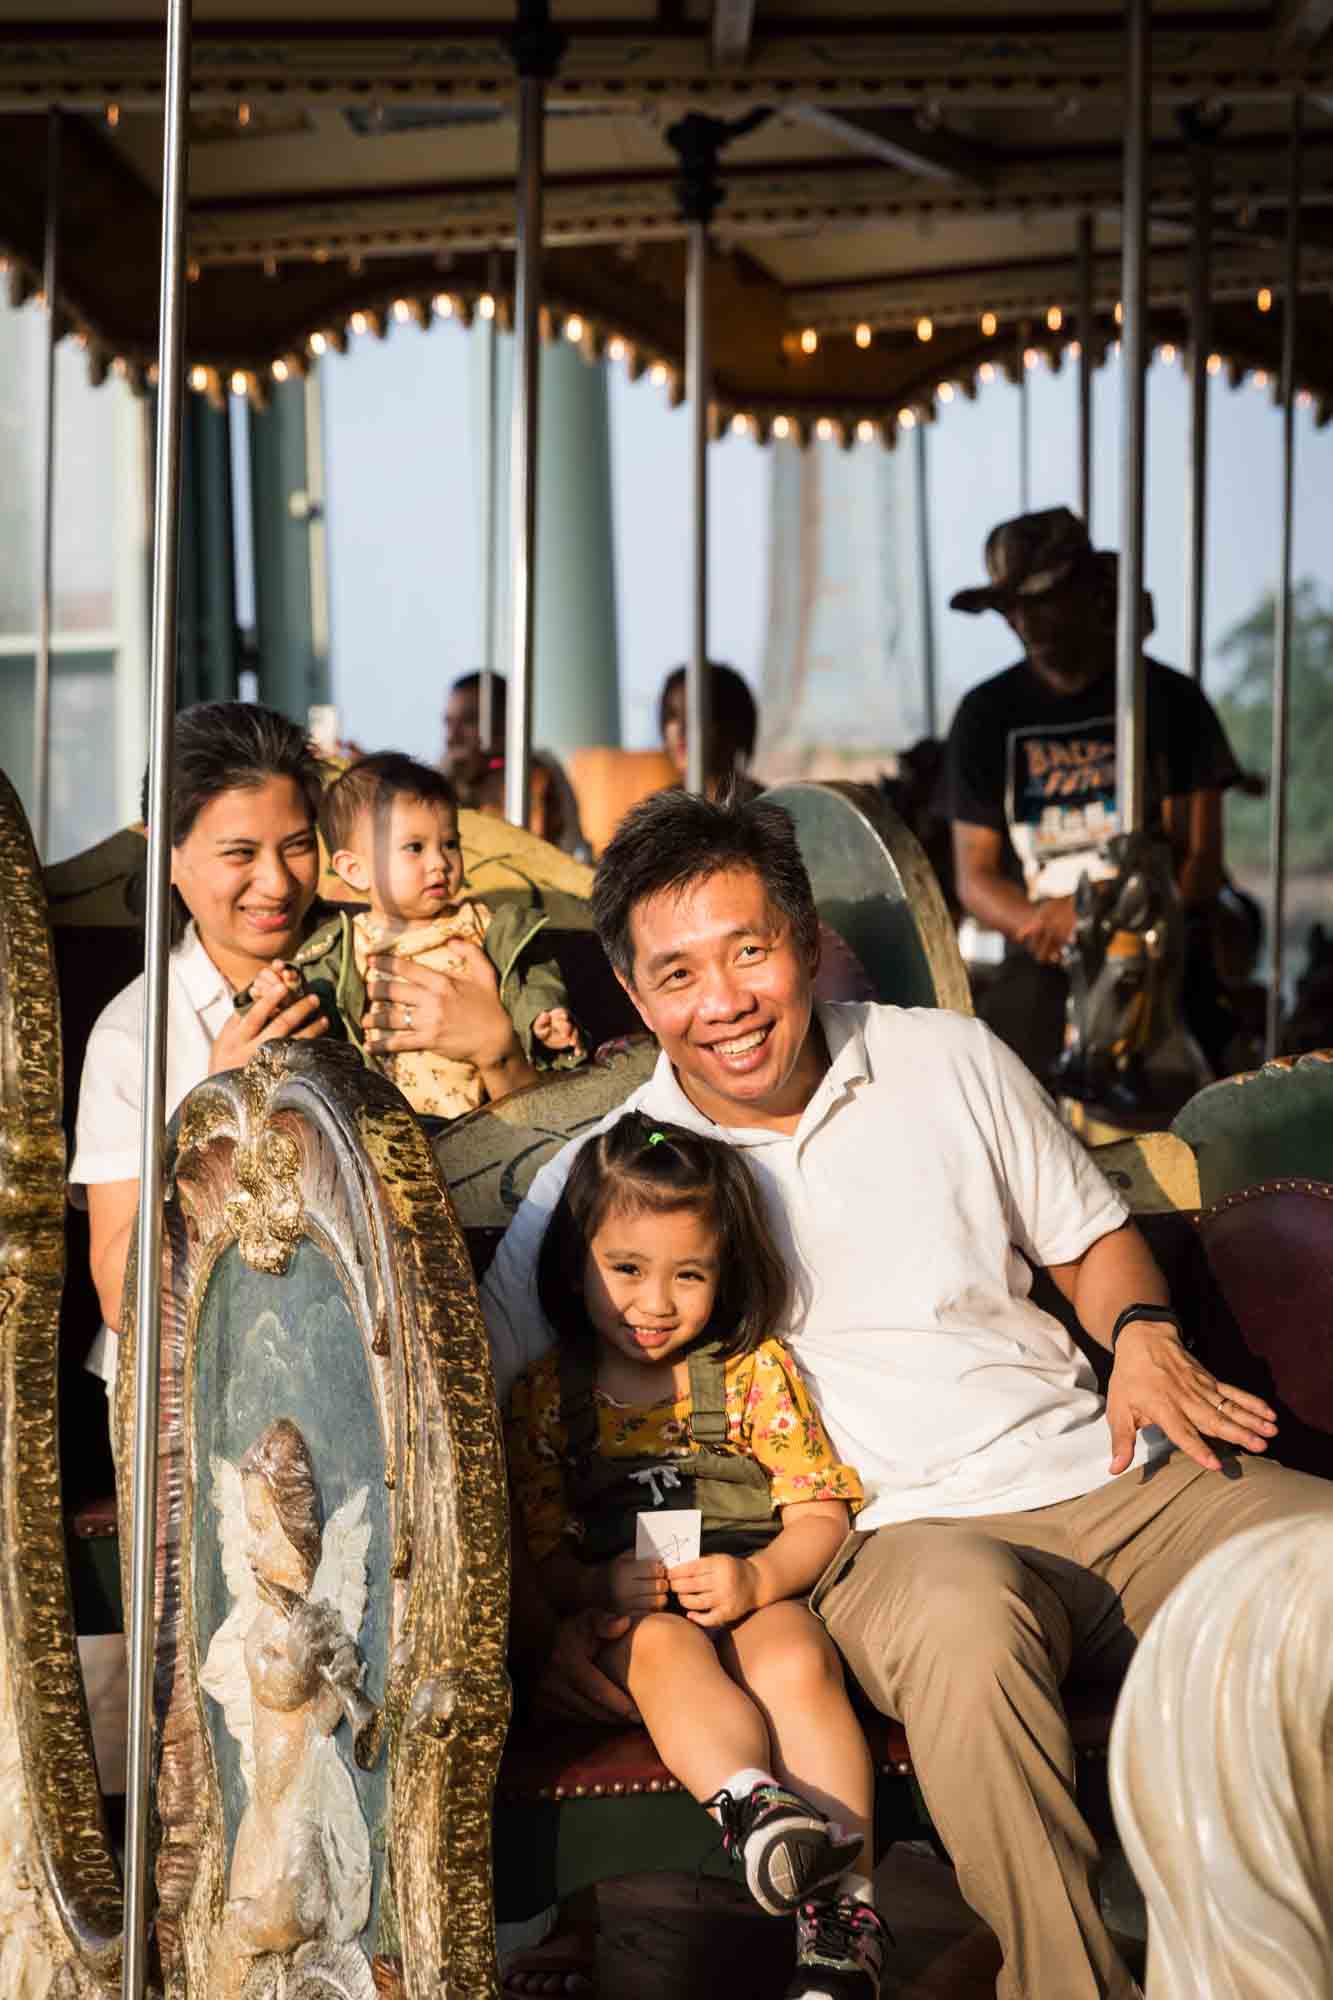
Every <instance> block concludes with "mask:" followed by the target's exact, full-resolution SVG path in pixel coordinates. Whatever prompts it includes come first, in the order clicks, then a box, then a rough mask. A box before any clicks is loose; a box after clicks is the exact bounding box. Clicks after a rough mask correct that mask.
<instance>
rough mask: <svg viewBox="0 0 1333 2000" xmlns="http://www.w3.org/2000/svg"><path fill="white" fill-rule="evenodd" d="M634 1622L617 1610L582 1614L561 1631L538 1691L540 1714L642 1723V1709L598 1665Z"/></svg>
mask: <svg viewBox="0 0 1333 2000" xmlns="http://www.w3.org/2000/svg"><path fill="white" fill-rule="evenodd" d="M629 1627H630V1620H629V1619H628V1618H626V1617H624V1616H623V1615H622V1614H621V1613H619V1612H615V1611H576V1612H574V1613H573V1615H572V1616H571V1617H569V1618H562V1619H561V1621H560V1623H559V1624H558V1625H557V1627H556V1633H555V1645H554V1647H553V1648H552V1651H551V1655H550V1657H549V1659H548V1660H547V1662H546V1665H545V1667H544V1668H543V1670H542V1673H541V1677H540V1679H539V1680H538V1682H537V1685H536V1688H535V1690H534V1695H533V1702H534V1706H535V1707H536V1708H537V1710H538V1711H539V1713H541V1714H544V1715H556V1716H562V1717H564V1718H565V1720H567V1721H570V1722H600V1723H602V1724H607V1723H612V1724H614V1723H620V1724H621V1725H622V1726H623V1725H624V1724H625V1723H630V1722H637V1721H638V1720H639V1711H638V1709H637V1708H636V1707H635V1706H634V1703H633V1702H632V1701H631V1700H630V1698H629V1696H628V1695H627V1694H626V1693H625V1692H624V1690H623V1689H622V1688H618V1687H617V1686H616V1684H615V1682H614V1681H613V1680H609V1679H608V1678H607V1676H606V1675H605V1674H604V1673H603V1672H602V1670H601V1668H600V1667H599V1666H598V1665H597V1655H598V1653H600V1652H601V1650H602V1648H603V1646H609V1645H611V1644H612V1642H613V1641H614V1640H616V1639H622V1638H623V1637H624V1635H625V1633H626V1632H628V1630H629Z"/></svg>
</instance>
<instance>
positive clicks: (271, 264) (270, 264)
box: [264, 257, 278, 278]
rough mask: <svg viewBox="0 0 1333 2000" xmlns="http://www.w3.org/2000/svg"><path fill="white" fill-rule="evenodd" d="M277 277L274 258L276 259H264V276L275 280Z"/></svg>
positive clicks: (276, 261) (276, 262)
mask: <svg viewBox="0 0 1333 2000" xmlns="http://www.w3.org/2000/svg"><path fill="white" fill-rule="evenodd" d="M277 275H278V260H277V258H276V257H265V259H264V276H265V277H266V278H276V277H277Z"/></svg>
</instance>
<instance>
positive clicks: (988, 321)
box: [981, 312, 1000, 340]
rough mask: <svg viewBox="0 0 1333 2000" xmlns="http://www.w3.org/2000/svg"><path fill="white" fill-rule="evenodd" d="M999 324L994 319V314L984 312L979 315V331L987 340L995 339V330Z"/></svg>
mask: <svg viewBox="0 0 1333 2000" xmlns="http://www.w3.org/2000/svg"><path fill="white" fill-rule="evenodd" d="M999 324H1000V322H999V320H998V319H996V317H995V315H994V313H991V312H985V313H983V314H982V315H981V331H982V332H983V333H984V334H985V336H986V338H987V340H993V339H994V338H995V330H996V328H997V327H998V326H999Z"/></svg>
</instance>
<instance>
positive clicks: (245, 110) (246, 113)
mask: <svg viewBox="0 0 1333 2000" xmlns="http://www.w3.org/2000/svg"><path fill="white" fill-rule="evenodd" d="M252 115H253V114H252V113H251V110H250V107H249V105H248V104H238V105H237V107H236V123H237V124H238V125H242V126H244V125H248V124H249V123H250V119H251V117H252Z"/></svg>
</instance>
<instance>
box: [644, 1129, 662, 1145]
mask: <svg viewBox="0 0 1333 2000" xmlns="http://www.w3.org/2000/svg"><path fill="white" fill-rule="evenodd" d="M648 1144H649V1145H650V1146H664V1145H665V1144H666V1133H665V1132H650V1133H649V1134H648Z"/></svg>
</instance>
